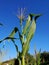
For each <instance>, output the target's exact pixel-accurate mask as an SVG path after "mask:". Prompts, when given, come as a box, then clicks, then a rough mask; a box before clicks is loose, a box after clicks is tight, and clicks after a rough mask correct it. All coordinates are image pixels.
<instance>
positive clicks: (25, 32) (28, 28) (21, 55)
mask: <svg viewBox="0 0 49 65" xmlns="http://www.w3.org/2000/svg"><path fill="white" fill-rule="evenodd" d="M40 16H41V15H40V14H29V15H28V18H27V20H26V25H25V26H24V27H23V22H22V20H20V22H21V23H20V26H21V29H22V31H21V33H20V31H19V29H18V28H17V27H15V28H14V30H13V31H12V32H11V34H10V35H9V36H8V37H6V38H4V39H3V40H1V41H0V43H1V42H2V41H4V40H8V41H9V40H11V41H12V42H13V43H14V45H15V47H16V50H17V52H18V57H17V58H18V59H19V62H20V64H19V65H25V55H26V53H27V52H28V50H29V46H30V41H31V39H32V37H33V36H34V33H35V30H36V19H37V18H38V17H40ZM20 18H21V17H20ZM17 32H18V34H19V38H15V37H14V35H15V34H16V33H17ZM14 39H16V40H17V39H18V40H19V39H20V41H21V45H22V51H21V52H19V51H18V46H17V45H16V44H15V41H14Z"/></svg>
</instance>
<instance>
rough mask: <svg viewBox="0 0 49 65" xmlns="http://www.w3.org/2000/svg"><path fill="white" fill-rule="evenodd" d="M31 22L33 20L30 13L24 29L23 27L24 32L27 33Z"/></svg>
mask: <svg viewBox="0 0 49 65" xmlns="http://www.w3.org/2000/svg"><path fill="white" fill-rule="evenodd" d="M30 22H31V17H30V15H29V16H28V19H27V21H26V25H25V27H24V29H23V34H24V35H25V34H26V32H27V29H28V27H29V25H30Z"/></svg>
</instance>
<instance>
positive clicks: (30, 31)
mask: <svg viewBox="0 0 49 65" xmlns="http://www.w3.org/2000/svg"><path fill="white" fill-rule="evenodd" d="M35 30H36V23H35V20H34V19H33V21H32V23H31V26H30V30H29V32H28V34H27V41H28V42H29V41H30V40H31V38H32V37H33V35H34V33H35Z"/></svg>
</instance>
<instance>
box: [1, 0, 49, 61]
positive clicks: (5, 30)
mask: <svg viewBox="0 0 49 65" xmlns="http://www.w3.org/2000/svg"><path fill="white" fill-rule="evenodd" d="M18 8H26V13H27V14H29V13H35V14H39V13H40V14H43V15H42V16H41V17H40V18H38V20H37V27H36V32H35V35H34V37H33V39H32V40H31V42H30V49H29V53H31V54H34V45H36V49H37V51H39V50H40V48H41V51H42V52H43V51H49V47H48V46H49V0H0V22H1V23H3V25H4V26H3V27H1V26H0V40H1V39H3V38H4V37H7V36H8V35H9V34H10V32H11V31H12V30H13V28H14V27H15V26H17V27H18V28H20V26H19V20H18V18H17V17H16V15H17V12H18ZM16 36H18V35H17V34H16ZM3 43H6V44H5V49H3V50H2V51H4V50H5V52H4V53H3V55H4V56H3V55H2V56H1V55H0V56H1V59H2V60H6V59H11V58H15V57H16V55H17V54H16V50H15V47H14V46H13V43H12V42H7V41H5V42H3ZM16 43H17V45H18V47H19V50H20V51H21V45H20V41H18V40H17V41H16ZM1 48H2V44H0V49H1ZM7 51H8V52H7Z"/></svg>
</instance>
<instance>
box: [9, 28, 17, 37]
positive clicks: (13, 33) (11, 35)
mask: <svg viewBox="0 0 49 65" xmlns="http://www.w3.org/2000/svg"><path fill="white" fill-rule="evenodd" d="M17 31H18V28H17V27H15V28H14V30H13V31H12V32H11V34H10V35H9V37H14V35H15V34H16V32H17Z"/></svg>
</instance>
